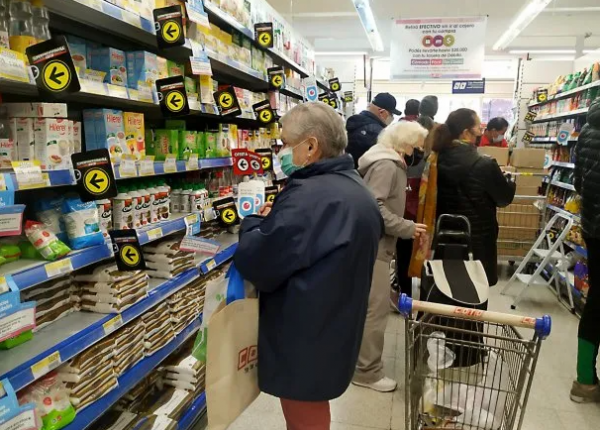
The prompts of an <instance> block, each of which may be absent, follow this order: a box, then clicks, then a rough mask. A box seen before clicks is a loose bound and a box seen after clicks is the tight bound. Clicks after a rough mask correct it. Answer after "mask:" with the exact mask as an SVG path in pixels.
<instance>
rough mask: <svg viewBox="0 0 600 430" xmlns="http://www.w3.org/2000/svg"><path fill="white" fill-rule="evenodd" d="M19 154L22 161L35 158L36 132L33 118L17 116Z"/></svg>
mask: <svg viewBox="0 0 600 430" xmlns="http://www.w3.org/2000/svg"><path fill="white" fill-rule="evenodd" d="M14 121H15V126H16V127H15V128H16V135H17V156H18V158H19V160H21V161H29V160H34V159H35V134H34V127H33V123H34V122H35V119H33V118H15V119H14Z"/></svg>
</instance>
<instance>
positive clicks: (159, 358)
mask: <svg viewBox="0 0 600 430" xmlns="http://www.w3.org/2000/svg"><path fill="white" fill-rule="evenodd" d="M201 323H202V316H200V317H199V318H197V319H196V320H194V321H193V322H192V323H191V324H190V325H189V326H187V327H186V328H185V329H184V330H183V331H182V332H181V333H179V334H178V335H177V336H175V338H174V339H173V340H171V341H170V342H169V343H168V344H166V345H165V346H164V347H163V348H161V349H160V350H158V351H157V352H155V353H154V354H153V355H151V356H150V357H146V358H144V359H143V360H142V361H140V362H139V363H138V364H136V365H135V366H133V367H132V368H131V369H129V370H128V371H127V372H125V373H124V374H123V375H122V376H121V377H120V378H119V379H118V380H119V385H118V386H117V388H115V389H114V390H112V391H110V392H108V393H107V394H105V395H104V396H102V397H100V399H98V400H97V401H95V402H94V403H92V404H91V405H90V406H88V407H86V408H85V409H83V410H82V411H77V416H76V417H75V419H74V420H73V421H72V422H71V423H70V424H69V425H68V426H66V427H64V430H83V429H86V428H88V427H89V426H90V425H91V424H93V423H94V422H95V421H96V420H98V419H99V418H100V417H101V416H102V415H103V414H104V413H106V412H107V411H108V410H109V409H110V408H111V407H112V406H113V405H114V404H115V403H116V402H117V401H118V400H119V399H120V398H121V397H123V396H124V395H125V394H127V392H129V391H130V390H131V389H132V388H133V387H135V385H137V384H138V383H139V382H141V381H142V379H144V377H145V376H147V375H148V374H149V373H150V372H151V371H152V370H154V369H156V368H157V367H158V366H159V365H160V363H162V362H163V361H164V360H165V359H166V358H167V357H168V356H169V355H171V354H172V353H173V352H174V351H175V350H176V349H177V348H179V347H180V346H181V345H183V344H184V343H185V341H187V340H188V339H189V338H190V337H192V336H194V335H195V334H196V332H197V331H198V329H200V325H201Z"/></svg>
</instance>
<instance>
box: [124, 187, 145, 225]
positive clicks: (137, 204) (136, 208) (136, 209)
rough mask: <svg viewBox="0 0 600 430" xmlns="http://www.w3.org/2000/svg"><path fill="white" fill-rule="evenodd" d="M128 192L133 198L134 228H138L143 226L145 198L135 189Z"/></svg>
mask: <svg viewBox="0 0 600 430" xmlns="http://www.w3.org/2000/svg"><path fill="white" fill-rule="evenodd" d="M127 194H129V196H130V197H131V198H132V200H133V202H132V204H133V228H135V229H138V228H140V227H141V226H142V212H143V208H144V202H143V198H142V195H141V194H140V193H139V192H138V191H137V190H135V189H130V190H129V191H128V193H127Z"/></svg>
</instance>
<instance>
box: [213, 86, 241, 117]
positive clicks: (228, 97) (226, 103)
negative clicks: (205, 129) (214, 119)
mask: <svg viewBox="0 0 600 430" xmlns="http://www.w3.org/2000/svg"><path fill="white" fill-rule="evenodd" d="M213 96H214V98H215V101H216V102H217V107H218V108H219V112H221V116H237V115H239V114H240V113H242V110H241V109H240V103H239V102H238V99H237V97H236V95H235V90H234V89H233V87H231V86H229V87H227V88H224V89H222V90H219V91H217V92H215V93H214V94H213Z"/></svg>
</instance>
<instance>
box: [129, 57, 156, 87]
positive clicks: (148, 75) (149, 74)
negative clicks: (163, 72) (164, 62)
mask: <svg viewBox="0 0 600 430" xmlns="http://www.w3.org/2000/svg"><path fill="white" fill-rule="evenodd" d="M157 79H158V60H157V58H156V54H153V53H151V52H146V51H131V52H128V53H127V83H128V85H129V88H136V89H137V88H138V87H139V84H140V82H142V83H144V84H146V85H147V86H148V87H150V88H153V87H154V84H155V83H156V80H157Z"/></svg>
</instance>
